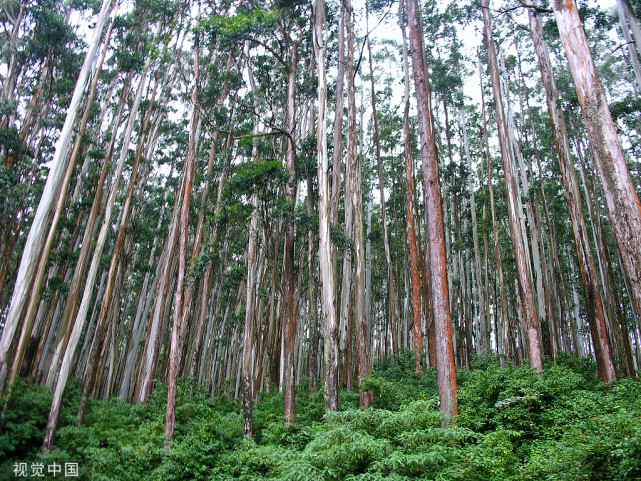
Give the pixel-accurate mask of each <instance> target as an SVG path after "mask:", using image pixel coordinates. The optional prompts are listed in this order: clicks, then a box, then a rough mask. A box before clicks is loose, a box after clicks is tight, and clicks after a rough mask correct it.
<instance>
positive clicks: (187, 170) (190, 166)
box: [165, 10, 200, 446]
mask: <svg viewBox="0 0 641 481" xmlns="http://www.w3.org/2000/svg"><path fill="white" fill-rule="evenodd" d="M199 19H200V10H199V12H198V17H197V23H198V22H199ZM195 35H196V38H195V39H194V42H195V48H194V50H195V51H194V87H193V89H192V93H191V108H192V112H191V119H190V123H189V127H190V130H189V140H188V143H187V158H186V159H185V164H184V166H183V172H184V176H185V189H184V190H183V195H182V199H180V198H178V199H176V202H179V201H180V203H181V212H180V242H179V248H178V282H177V283H176V300H175V301H174V315H173V328H172V330H171V343H170V345H169V373H168V375H167V415H166V417H165V446H167V445H168V444H169V441H171V440H172V439H173V438H174V423H175V420H176V411H175V409H176V385H177V382H178V370H179V369H180V357H181V353H182V346H181V345H182V334H183V327H182V323H183V322H184V321H185V319H184V316H183V312H184V311H185V310H186V309H187V307H186V306H185V304H184V302H183V296H184V292H183V291H184V284H185V272H186V270H187V236H188V234H189V204H190V202H191V190H192V183H193V179H194V171H195V163H196V142H197V141H198V139H197V137H198V133H197V130H198V126H199V124H200V104H199V102H198V85H199V83H200V70H199V69H200V45H199V38H198V34H197V33H196V34H195Z"/></svg>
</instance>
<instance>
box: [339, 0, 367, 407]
mask: <svg viewBox="0 0 641 481" xmlns="http://www.w3.org/2000/svg"><path fill="white" fill-rule="evenodd" d="M343 7H344V8H345V35H346V36H347V59H346V61H347V69H346V70H347V72H346V75H347V165H348V169H349V177H350V184H349V197H350V200H351V204H352V215H353V225H354V305H353V308H354V323H355V326H356V344H357V346H358V349H357V354H358V383H359V385H360V386H362V385H363V382H364V380H365V377H366V376H368V375H369V367H370V359H369V342H368V338H367V332H368V329H367V316H366V312H365V236H364V232H363V205H362V199H361V172H360V168H359V167H360V166H359V162H358V158H357V138H356V91H355V86H354V75H355V73H354V20H353V14H354V11H353V8H352V4H351V1H350V0H343ZM372 396H373V394H372V392H371V391H363V392H361V393H360V407H361V408H363V409H367V408H368V407H370V406H371V405H372V402H373V399H372Z"/></svg>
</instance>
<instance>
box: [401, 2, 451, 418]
mask: <svg viewBox="0 0 641 481" xmlns="http://www.w3.org/2000/svg"><path fill="white" fill-rule="evenodd" d="M407 16H408V21H409V27H410V28H409V30H410V32H409V38H410V50H411V53H412V71H413V73H414V88H415V91H416V102H417V110H418V124H419V136H420V150H421V161H422V164H423V188H424V191H425V197H426V204H425V210H426V211H427V212H428V215H427V221H428V222H427V223H426V226H425V230H426V235H427V236H428V238H429V250H430V266H431V280H432V308H433V312H434V323H435V326H436V366H437V379H438V390H439V397H440V401H441V411H443V412H444V413H446V414H447V415H449V416H452V417H456V416H457V415H458V401H457V398H456V375H455V369H454V351H453V348H452V326H451V323H450V306H449V300H448V285H447V266H446V260H445V238H444V234H443V211H442V208H441V187H440V181H439V173H438V158H437V155H436V143H435V135H434V124H433V118H432V106H431V98H430V96H431V88H430V84H429V79H428V75H427V60H426V55H425V45H424V43H423V42H424V40H423V28H422V21H421V12H420V10H419V8H418V1H417V0H407Z"/></svg>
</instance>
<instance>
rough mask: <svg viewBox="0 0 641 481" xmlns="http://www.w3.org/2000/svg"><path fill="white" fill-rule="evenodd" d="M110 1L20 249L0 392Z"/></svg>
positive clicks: (3, 342) (2, 344)
mask: <svg viewBox="0 0 641 481" xmlns="http://www.w3.org/2000/svg"><path fill="white" fill-rule="evenodd" d="M111 5H112V2H111V0H105V1H104V2H103V4H102V9H101V10H100V14H99V16H98V21H97V23H96V25H95V27H94V31H93V34H92V37H91V40H90V42H89V47H88V49H87V53H86V55H85V60H84V63H83V65H82V68H81V70H80V74H79V76H78V79H77V81H76V86H75V88H74V92H73V96H72V99H71V103H70V104H69V107H68V109H67V115H66V118H65V122H64V125H63V126H62V130H61V132H60V137H59V138H58V140H57V142H56V147H55V153H54V157H53V160H52V166H51V169H50V170H49V175H48V177H47V182H46V184H45V187H44V190H43V192H42V196H41V197H40V201H39V203H38V208H37V209H36V212H35V215H34V218H33V221H32V225H31V229H30V230H29V235H28V236H27V240H26V242H25V246H24V249H23V252H22V258H21V261H20V267H19V269H18V274H17V278H16V284H15V287H14V291H13V295H12V297H11V304H10V306H9V311H8V313H7V317H6V320H5V327H4V329H3V331H2V338H0V393H1V391H2V389H3V385H4V382H5V380H6V376H7V369H8V366H7V363H8V357H9V356H10V352H9V350H10V348H11V344H12V342H13V339H14V336H15V335H16V332H17V330H18V327H19V324H20V320H21V316H22V312H23V310H24V307H25V305H26V303H27V299H28V296H29V292H30V289H31V285H32V283H33V280H34V275H35V273H36V269H37V267H38V262H37V261H38V259H39V257H40V254H41V251H42V248H43V245H44V242H45V240H46V239H45V235H46V231H47V226H48V225H49V219H50V216H51V212H52V207H53V205H54V201H55V199H56V198H57V196H58V195H59V194H60V188H61V185H62V181H63V178H64V172H65V170H66V166H67V163H68V161H69V159H68V157H67V153H68V148H69V145H70V143H71V140H72V135H73V127H74V124H75V123H76V119H77V117H78V113H79V110H80V107H81V102H82V99H83V95H84V92H85V87H86V83H87V79H88V78H89V74H90V71H91V66H92V64H93V62H94V59H95V56H96V53H97V52H98V47H99V46H100V43H101V40H102V34H103V31H104V28H105V26H106V25H107V20H108V19H109V15H110V13H111Z"/></svg>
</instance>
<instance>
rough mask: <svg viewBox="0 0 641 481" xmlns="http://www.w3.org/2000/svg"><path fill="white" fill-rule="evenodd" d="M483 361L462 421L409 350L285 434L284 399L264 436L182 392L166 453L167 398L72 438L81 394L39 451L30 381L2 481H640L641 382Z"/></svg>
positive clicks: (465, 393)
mask: <svg viewBox="0 0 641 481" xmlns="http://www.w3.org/2000/svg"><path fill="white" fill-rule="evenodd" d="M500 361H501V359H500V358H498V357H496V356H486V357H477V358H475V360H474V364H473V365H474V369H472V370H459V371H458V372H457V384H458V398H459V411H460V414H459V417H458V418H457V420H456V424H455V425H453V426H450V425H447V424H446V422H445V421H446V419H445V418H444V416H443V415H442V413H441V412H440V411H439V409H438V404H439V402H438V389H437V384H436V373H435V372H434V371H433V370H426V371H424V372H423V373H420V374H416V373H415V372H414V359H413V354H412V353H411V352H407V353H402V354H400V355H398V356H396V357H395V358H394V359H390V360H386V361H384V362H381V363H378V364H375V366H374V367H373V369H372V376H371V377H370V378H369V379H367V380H366V385H365V389H372V390H373V391H374V407H373V408H370V409H368V410H360V409H359V408H358V390H343V391H342V392H341V403H342V409H343V410H342V411H341V412H338V413H327V414H326V413H325V412H324V407H323V393H322V391H319V392H316V393H310V392H309V391H308V389H307V382H306V381H305V380H304V381H303V382H302V383H301V385H300V386H299V387H298V388H297V389H296V424H295V425H294V426H291V427H287V428H286V427H284V425H283V396H282V394H281V393H278V392H277V393H272V394H267V393H261V400H260V402H259V403H258V404H256V406H254V411H253V414H254V430H255V437H254V439H252V440H246V439H244V438H243V431H242V417H241V415H240V404H239V402H238V401H236V400H229V399H228V398H225V397H211V396H209V395H208V394H207V393H205V392H202V391H200V390H198V388H197V387H195V386H194V385H193V383H192V382H187V383H184V384H181V385H180V386H179V389H178V398H177V403H176V431H175V439H174V440H173V441H172V442H171V444H170V446H169V448H164V447H163V440H164V434H163V432H164V421H165V402H166V401H165V399H166V388H164V387H163V386H160V385H157V386H156V389H155V390H154V394H153V395H152V398H151V399H150V400H149V402H148V403H147V404H127V403H123V402H121V401H119V400H117V399H112V400H109V401H106V402H100V401H92V402H90V404H89V408H88V411H87V415H86V418H85V424H84V425H83V426H81V427H79V428H78V427H75V424H74V422H73V421H75V419H74V418H75V413H76V409H77V403H78V388H77V386H74V385H72V386H71V387H70V389H69V390H68V392H67V393H66V395H65V399H64V403H63V413H62V414H63V415H62V417H61V426H60V428H59V429H58V435H57V439H56V446H55V448H54V450H53V452H52V453H51V454H50V455H48V456H42V455H41V454H40V446H41V443H42V437H43V435H44V426H45V423H46V419H47V415H48V412H49V406H50V402H51V394H50V392H49V391H48V390H47V389H45V388H43V387H41V386H27V384H26V382H24V381H20V382H19V383H18V384H17V385H16V387H15V393H16V395H15V396H14V397H13V398H12V399H13V401H12V402H11V403H10V404H9V406H8V408H7V411H6V413H5V419H4V426H3V430H2V433H1V434H0V457H2V459H6V460H7V461H5V463H4V464H3V465H2V470H0V479H14V478H15V477H14V475H13V463H14V462H16V461H22V462H25V461H27V462H33V461H36V460H38V461H40V462H44V463H51V462H54V461H55V462H58V463H63V462H65V461H73V462H78V463H79V466H80V476H79V479H81V480H92V481H93V480H114V479H118V480H124V481H128V480H147V481H160V480H179V479H189V480H221V481H222V480H232V479H233V480H247V481H254V480H288V481H289V480H293V481H312V480H313V481H333V480H349V481H355V480H358V481H373V480H388V481H397V480H414V479H416V480H443V481H445V480H448V481H449V480H469V481H474V480H501V481H503V480H515V481H516V480H522V479H525V480H527V479H530V480H536V481H543V480H577V479H585V480H588V479H589V480H615V481H618V480H621V481H622V480H630V479H641V382H640V381H639V380H637V379H621V380H619V381H618V382H616V383H614V384H612V385H604V384H602V383H600V382H599V381H598V379H597V378H596V371H595V369H594V365H593V363H590V362H588V361H581V360H576V359H574V358H570V357H567V358H566V357H562V358H561V360H560V362H558V363H556V364H555V363H551V362H549V361H546V362H545V364H544V370H543V373H541V374H538V373H536V372H534V371H533V370H531V369H529V368H527V367H524V366H521V367H514V366H512V365H509V364H508V365H506V366H504V367H502V366H501V363H500Z"/></svg>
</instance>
